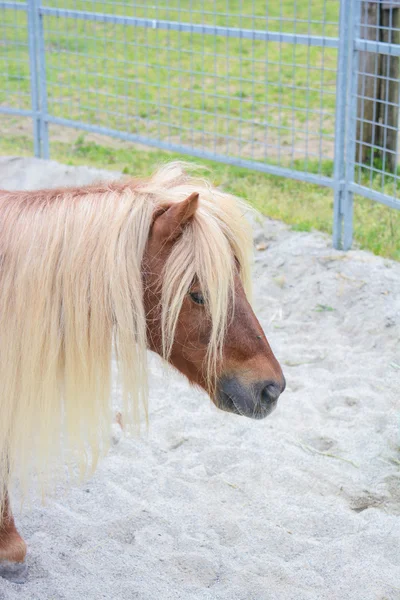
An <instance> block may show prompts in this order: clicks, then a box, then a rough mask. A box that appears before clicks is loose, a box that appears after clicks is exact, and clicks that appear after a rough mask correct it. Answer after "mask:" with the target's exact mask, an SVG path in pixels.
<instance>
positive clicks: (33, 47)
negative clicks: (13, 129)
mask: <svg viewBox="0 0 400 600" xmlns="http://www.w3.org/2000/svg"><path fill="white" fill-rule="evenodd" d="M27 6H28V45H29V71H30V85H31V103H32V112H33V148H34V153H35V156H36V157H38V158H40V157H41V155H42V144H41V140H40V133H41V126H40V122H41V112H40V101H39V79H38V70H37V60H36V59H37V44H36V31H37V28H36V14H35V0H28V5H27Z"/></svg>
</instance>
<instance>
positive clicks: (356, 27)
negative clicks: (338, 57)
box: [342, 0, 361, 250]
mask: <svg viewBox="0 0 400 600" xmlns="http://www.w3.org/2000/svg"><path fill="white" fill-rule="evenodd" d="M350 4H351V10H350V18H349V32H350V35H349V44H350V47H351V54H350V57H351V58H350V69H349V76H350V91H349V106H348V108H347V119H346V141H347V144H346V145H347V148H346V182H345V187H344V194H343V202H342V209H343V250H349V249H350V248H351V245H352V242H353V191H352V190H351V188H350V183H353V182H354V172H355V171H354V162H355V153H356V131H357V86H358V59H359V51H358V50H357V48H356V47H355V44H354V39H355V38H356V37H357V36H358V35H359V31H360V17H361V15H360V12H361V3H359V2H358V0H351V2H350Z"/></svg>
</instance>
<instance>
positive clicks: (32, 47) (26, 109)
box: [0, 2, 40, 155]
mask: <svg viewBox="0 0 400 600" xmlns="http://www.w3.org/2000/svg"><path fill="white" fill-rule="evenodd" d="M0 113H3V114H6V115H10V118H11V119H14V118H15V117H16V116H23V117H31V118H32V119H33V142H34V152H35V154H36V155H39V153H40V149H39V144H40V141H39V128H38V123H39V119H40V115H39V99H38V90H37V75H36V36H35V9H34V4H33V3H32V2H28V3H25V2H24V3H23V2H0Z"/></svg>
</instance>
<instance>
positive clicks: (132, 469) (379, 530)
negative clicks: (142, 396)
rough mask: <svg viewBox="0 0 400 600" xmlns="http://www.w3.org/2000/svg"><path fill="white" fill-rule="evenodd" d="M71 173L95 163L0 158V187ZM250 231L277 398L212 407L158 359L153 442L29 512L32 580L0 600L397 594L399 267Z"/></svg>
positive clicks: (112, 458) (130, 447)
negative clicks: (277, 377) (247, 412)
mask: <svg viewBox="0 0 400 600" xmlns="http://www.w3.org/2000/svg"><path fill="white" fill-rule="evenodd" d="M11 168H12V169H13V172H12V173H11ZM11 175H12V176H11ZM78 176H79V181H80V182H82V181H83V180H86V181H89V180H91V179H93V178H94V177H96V176H98V173H96V172H95V171H94V170H88V169H73V168H70V167H68V168H66V167H63V166H57V165H56V164H55V163H54V162H52V163H50V162H49V163H39V162H38V161H35V160H31V159H29V160H26V159H25V160H14V162H12V163H11V164H10V163H9V161H8V160H4V159H3V160H2V161H0V186H2V187H8V188H19V187H25V188H26V187H28V186H29V187H34V186H35V187H40V186H45V185H57V184H66V183H67V182H68V181H70V182H74V181H77V177H78ZM59 177H62V180H60V179H59ZM255 238H256V243H257V244H259V246H261V247H263V246H264V245H266V249H265V250H259V251H256V269H255V278H254V280H255V306H256V312H257V314H258V316H259V318H260V320H261V323H262V325H263V326H264V328H265V331H266V333H267V336H268V338H269V340H270V342H271V345H272V347H273V349H274V351H275V353H276V355H277V357H278V359H279V360H280V362H281V364H282V366H283V369H284V372H285V375H286V378H287V384H288V385H287V391H286V392H285V393H284V395H283V396H282V398H281V400H280V402H279V405H278V409H277V410H276V411H275V412H274V413H273V415H272V416H271V417H269V418H268V419H267V420H265V421H261V422H254V421H251V420H248V419H245V418H243V417H237V416H234V415H229V414H225V413H222V412H219V411H218V410H217V409H216V408H214V407H213V406H212V405H211V403H210V401H209V400H208V399H207V398H206V397H205V396H203V395H202V394H200V393H199V392H196V391H193V390H192V389H190V388H189V386H188V385H187V383H186V382H185V381H184V380H183V379H182V378H181V377H179V376H176V375H174V376H173V377H171V378H170V380H169V382H168V383H167V382H166V378H165V375H164V373H163V371H162V370H161V369H160V366H159V364H158V362H157V361H156V360H153V361H152V362H154V366H153V368H152V371H151V376H150V380H151V400H150V407H151V419H150V423H151V428H150V432H149V435H148V437H147V438H144V439H141V440H127V439H121V440H120V441H119V443H116V444H115V445H114V447H113V448H112V450H111V452H110V454H109V456H108V457H107V458H106V459H105V460H104V462H103V463H102V464H101V466H100V468H99V469H98V471H97V473H96V475H95V476H94V477H93V479H92V480H90V481H89V482H87V483H86V484H84V485H82V486H81V487H76V488H74V489H72V491H70V492H65V494H64V493H63V491H62V490H61V491H60V493H59V494H58V496H57V498H56V499H55V500H54V501H53V500H52V501H49V503H48V505H47V506H46V507H42V506H41V505H40V504H39V503H34V504H33V506H32V508H29V509H26V510H24V512H23V514H22V515H20V516H19V517H18V523H19V526H20V530H21V533H22V534H23V535H24V537H25V539H26V541H27V542H28V544H29V554H28V559H27V562H28V566H29V576H28V580H27V582H26V583H25V584H24V585H19V586H18V585H16V584H11V583H9V582H7V581H4V580H1V581H0V599H1V600H3V599H6V600H16V599H18V600H79V599H84V600H100V599H103V598H105V599H107V600H131V599H136V598H137V599H140V600H172V599H184V600H192V599H193V600H194V599H196V600H197V599H199V600H306V599H307V600H309V599H312V600H325V599H326V600H336V599H341V600H342V599H343V600H353V599H354V600H384V599H385V600H394V599H400V518H399V516H400V463H399V460H400V450H399V447H400V436H399V424H400V423H399V421H400V399H399V391H400V368H399V366H400V342H399V339H400V264H398V263H395V262H393V261H389V260H385V259H382V258H378V257H375V256H373V255H371V254H369V253H367V252H361V251H352V252H349V253H347V254H344V253H341V252H338V251H334V250H332V248H331V241H330V239H329V238H328V237H327V236H325V235H322V234H320V233H311V234H310V233H297V232H293V231H291V230H290V229H289V228H288V227H287V226H285V225H283V224H281V223H278V222H274V221H269V220H265V222H264V223H263V224H262V225H257V226H255ZM321 305H323V306H325V307H331V308H332V309H333V310H322V311H321V312H320V311H318V310H316V309H318V308H321Z"/></svg>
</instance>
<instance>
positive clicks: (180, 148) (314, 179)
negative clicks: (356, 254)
mask: <svg viewBox="0 0 400 600" xmlns="http://www.w3.org/2000/svg"><path fill="white" fill-rule="evenodd" d="M45 120H46V121H47V122H48V123H54V124H56V125H64V126H65V127H73V128H76V129H83V130H84V131H88V132H90V133H100V134H104V135H110V136H112V137H115V138H118V139H121V140H127V141H130V142H136V143H138V144H144V145H146V146H153V147H155V148H161V149H163V150H170V151H172V152H178V153H180V154H190V155H191V156H196V157H197V158H204V159H206V160H213V161H215V162H222V163H226V164H229V165H235V166H237V167H243V168H246V169H253V170H255V171H261V172H263V173H270V174H271V175H279V176H280V177H288V178H290V179H296V180H299V181H306V182H307V183H315V184H317V185H322V186H324V187H330V188H332V187H333V185H334V183H333V179H332V178H330V177H326V176H324V175H315V174H313V173H306V172H303V171H295V170H292V169H286V168H284V167H277V166H275V165H272V164H265V163H261V162H257V161H252V160H244V159H241V158H235V157H232V156H225V155H223V154H218V153H214V152H210V151H208V150H198V149H196V148H192V147H191V146H185V145H183V144H174V143H171V142H163V141H162V140H157V139H155V138H148V137H145V136H141V135H135V134H131V133H125V132H123V131H118V130H115V129H108V128H107V127H99V126H98V125H90V124H88V123H83V122H81V121H72V120H70V119H61V118H60V117H52V116H51V115H46V116H45Z"/></svg>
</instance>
